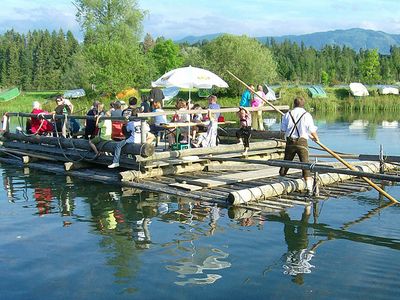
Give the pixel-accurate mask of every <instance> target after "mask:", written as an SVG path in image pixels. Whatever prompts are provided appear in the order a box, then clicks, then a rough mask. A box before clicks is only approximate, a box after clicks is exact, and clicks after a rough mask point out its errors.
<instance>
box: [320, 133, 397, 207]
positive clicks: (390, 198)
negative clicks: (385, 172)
mask: <svg viewBox="0 0 400 300" xmlns="http://www.w3.org/2000/svg"><path fill="white" fill-rule="evenodd" d="M315 142H316V143H317V144H318V145H319V146H320V147H321V148H322V149H324V150H325V151H326V152H328V153H329V154H330V155H332V156H333V157H334V158H336V159H337V160H338V161H340V162H341V163H342V164H344V165H345V166H346V167H348V168H349V169H350V170H353V171H357V169H356V168H355V167H354V166H353V165H351V164H349V163H348V162H347V161H345V160H344V159H343V158H341V157H340V156H339V155H338V154H336V153H335V152H333V151H332V150H331V149H329V148H328V147H326V146H325V145H323V144H322V143H321V142H319V141H315ZM361 178H362V180H364V181H365V182H366V183H368V184H369V185H370V186H372V187H373V188H374V189H375V190H377V191H378V192H379V193H381V194H382V195H383V196H385V197H386V198H388V199H389V200H390V201H392V202H393V203H398V201H397V200H396V199H395V198H393V197H392V196H391V195H389V194H388V193H387V192H386V191H384V190H383V189H382V188H381V187H380V186H378V185H376V184H375V183H373V182H372V181H371V180H370V179H369V178H366V177H361Z"/></svg>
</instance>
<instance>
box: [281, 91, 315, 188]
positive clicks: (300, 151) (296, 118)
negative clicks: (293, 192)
mask: <svg viewBox="0 0 400 300" xmlns="http://www.w3.org/2000/svg"><path fill="white" fill-rule="evenodd" d="M293 104H294V108H293V109H292V110H291V111H288V112H287V113H286V114H285V115H284V116H283V117H282V123H281V131H282V132H284V133H285V138H286V147H285V157H284V160H293V159H294V157H295V155H296V154H297V155H298V157H299V159H300V161H301V162H308V142H307V141H308V139H309V138H310V137H311V139H312V140H313V141H319V138H318V135H317V127H316V126H315V125H314V121H313V118H312V116H311V114H310V113H308V112H307V111H306V110H305V109H304V104H305V100H304V98H303V97H297V98H295V99H294V101H293ZM288 170H289V168H284V167H281V168H280V170H279V175H281V176H285V175H286V174H287V172H288ZM303 177H304V180H305V182H306V185H307V190H308V193H309V194H311V193H312V188H313V180H312V178H311V176H310V170H303Z"/></svg>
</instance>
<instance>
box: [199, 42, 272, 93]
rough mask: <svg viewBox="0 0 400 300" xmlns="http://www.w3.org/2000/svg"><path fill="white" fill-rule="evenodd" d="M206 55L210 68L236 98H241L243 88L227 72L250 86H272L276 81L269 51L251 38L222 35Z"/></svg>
mask: <svg viewBox="0 0 400 300" xmlns="http://www.w3.org/2000/svg"><path fill="white" fill-rule="evenodd" d="M204 55H205V62H206V67H207V68H208V69H210V70H211V71H213V72H215V73H216V74H218V75H220V76H222V77H223V78H224V79H225V80H226V81H227V82H228V84H229V86H230V90H231V91H232V92H233V93H234V94H240V93H241V92H242V91H243V86H242V85H241V84H240V83H238V82H237V81H236V80H235V79H233V78H232V77H231V76H230V75H229V74H228V73H227V72H226V71H227V70H229V71H231V72H232V73H234V74H235V75H236V76H239V77H240V78H241V79H242V80H243V81H245V82H247V83H254V84H256V83H264V82H271V81H272V80H274V79H275V77H276V63H275V61H274V60H273V57H272V54H271V52H270V51H269V49H267V48H266V47H264V46H263V45H262V44H261V43H260V42H258V41H257V40H256V39H253V38H249V37H247V36H233V35H228V34H226V35H222V36H220V37H218V38H216V39H215V40H213V41H211V42H209V43H208V44H207V45H205V46H204Z"/></svg>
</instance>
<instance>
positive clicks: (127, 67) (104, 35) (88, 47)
mask: <svg viewBox="0 0 400 300" xmlns="http://www.w3.org/2000/svg"><path fill="white" fill-rule="evenodd" d="M74 4H75V6H76V7H77V10H78V13H77V20H78V21H79V23H80V25H81V27H82V29H83V31H84V45H83V54H84V57H85V60H86V63H87V64H88V66H87V67H88V70H89V75H90V81H91V83H92V84H95V85H96V87H97V89H98V90H99V91H104V92H113V93H116V92H118V91H119V90H120V89H123V88H127V87H131V86H136V85H138V84H139V83H140V82H141V81H142V80H141V78H142V77H141V74H142V72H143V69H145V68H146V67H147V66H146V63H145V62H146V59H145V57H144V55H143V54H142V53H141V51H140V45H139V39H140V34H141V32H142V23H141V22H142V20H143V17H144V14H145V12H144V11H141V10H140V9H139V8H138V6H137V1H136V0H119V1H92V0H76V1H75V2H74ZM145 73H147V72H145Z"/></svg>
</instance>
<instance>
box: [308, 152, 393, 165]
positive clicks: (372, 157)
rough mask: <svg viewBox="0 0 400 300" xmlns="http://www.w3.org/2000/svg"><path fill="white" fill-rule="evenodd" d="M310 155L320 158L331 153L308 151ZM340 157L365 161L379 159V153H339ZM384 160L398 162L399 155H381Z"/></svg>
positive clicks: (326, 156) (328, 156) (327, 156)
mask: <svg viewBox="0 0 400 300" xmlns="http://www.w3.org/2000/svg"><path fill="white" fill-rule="evenodd" d="M310 157H320V158H330V157H332V155H330V154H316V153H310ZM340 157H341V158H345V159H358V160H366V161H379V160H380V158H379V155H373V154H340ZM383 160H384V161H385V162H389V163H390V162H400V156H395V155H385V156H384V157H383Z"/></svg>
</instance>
